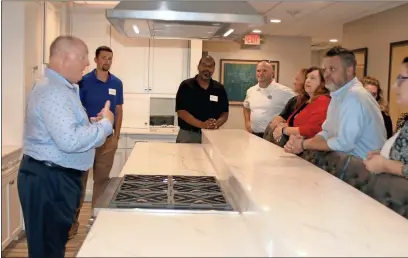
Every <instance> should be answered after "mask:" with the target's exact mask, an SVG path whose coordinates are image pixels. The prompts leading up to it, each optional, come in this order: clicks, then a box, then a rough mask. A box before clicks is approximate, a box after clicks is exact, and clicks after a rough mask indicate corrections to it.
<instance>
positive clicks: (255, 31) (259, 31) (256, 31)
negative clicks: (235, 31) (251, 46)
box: [252, 30, 262, 33]
mask: <svg viewBox="0 0 408 258" xmlns="http://www.w3.org/2000/svg"><path fill="white" fill-rule="evenodd" d="M252 32H253V33H261V32H262V31H261V30H253V31H252Z"/></svg>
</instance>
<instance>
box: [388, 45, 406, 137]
mask: <svg viewBox="0 0 408 258" xmlns="http://www.w3.org/2000/svg"><path fill="white" fill-rule="evenodd" d="M407 56H408V40H404V41H398V42H392V43H391V44H390V55H389V64H388V89H387V93H388V94H387V101H388V107H389V110H390V111H389V112H390V116H391V120H392V123H393V127H394V129H395V126H396V123H397V120H398V118H399V117H400V116H401V115H402V114H404V113H408V108H406V107H405V108H404V107H403V106H401V105H398V104H397V102H396V94H395V91H394V90H393V88H392V86H393V85H394V83H395V81H396V79H397V76H398V74H399V73H400V67H401V64H402V61H403V60H404V58H405V57H407Z"/></svg>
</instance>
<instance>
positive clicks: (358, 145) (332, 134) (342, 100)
mask: <svg viewBox="0 0 408 258" xmlns="http://www.w3.org/2000/svg"><path fill="white" fill-rule="evenodd" d="M323 65H324V69H325V74H324V76H325V80H326V88H328V89H329V90H330V92H331V94H330V95H331V97H332V99H331V101H330V105H329V108H328V110H327V118H326V121H325V122H324V123H323V125H322V131H321V132H320V133H319V134H317V135H316V136H315V137H313V138H311V139H307V140H305V139H303V138H302V137H300V136H292V137H291V138H290V140H289V141H288V143H287V144H286V145H285V146H284V149H285V151H286V152H290V153H300V152H302V151H303V150H307V149H309V150H319V151H340V152H346V153H348V154H351V155H354V156H357V157H360V158H361V159H365V158H366V155H367V153H368V152H369V151H371V150H377V149H381V147H382V146H383V145H384V143H385V141H386V139H387V138H386V129H385V126H384V120H383V117H382V115H381V110H380V107H379V106H378V103H377V102H376V101H375V99H374V98H373V97H372V96H371V95H370V93H368V92H367V91H366V90H365V89H364V87H363V85H362V84H361V82H360V81H359V80H358V79H357V77H356V59H355V56H354V54H353V52H351V51H349V50H347V49H344V48H341V47H334V48H332V49H331V50H329V51H328V52H327V54H326V57H325V58H324V64H323Z"/></svg>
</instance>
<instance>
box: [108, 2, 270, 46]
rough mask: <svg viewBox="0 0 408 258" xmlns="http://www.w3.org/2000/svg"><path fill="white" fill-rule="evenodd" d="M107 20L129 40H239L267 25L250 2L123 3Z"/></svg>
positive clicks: (111, 12)
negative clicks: (133, 38)
mask: <svg viewBox="0 0 408 258" xmlns="http://www.w3.org/2000/svg"><path fill="white" fill-rule="evenodd" d="M106 18H107V19H108V20H109V22H110V23H111V24H112V25H113V27H114V28H115V29H116V30H117V31H119V32H120V33H122V34H124V35H126V36H127V37H145V38H184V39H217V38H218V39H228V40H236V39H239V38H241V37H242V36H243V35H245V34H246V33H248V32H250V31H251V30H252V29H255V28H259V27H260V26H262V25H264V24H265V23H266V18H265V17H264V16H263V15H261V14H259V13H258V12H257V11H256V10H255V9H254V8H253V7H252V6H251V5H250V4H249V3H247V2H246V1H122V2H120V3H119V4H118V5H117V6H115V7H114V8H113V9H110V10H106Z"/></svg>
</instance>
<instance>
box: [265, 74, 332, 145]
mask: <svg viewBox="0 0 408 258" xmlns="http://www.w3.org/2000/svg"><path fill="white" fill-rule="evenodd" d="M323 74H324V72H323V70H322V69H320V68H318V67H310V68H309V69H308V70H307V71H306V80H305V85H304V87H305V91H306V93H307V94H308V95H309V97H310V98H309V101H307V102H306V103H305V104H303V105H302V106H300V107H299V108H298V109H297V110H295V111H294V112H293V113H292V114H291V115H290V117H289V118H288V120H287V122H286V123H282V124H280V125H279V126H277V127H276V129H275V131H274V132H273V136H274V138H275V140H276V141H277V142H279V143H280V145H282V144H284V143H285V142H286V141H287V139H289V136H290V135H292V134H293V135H301V136H303V137H305V138H306V139H307V138H312V137H313V136H315V135H316V134H317V133H319V132H320V131H321V130H322V124H323V122H324V121H325V120H326V114H327V108H328V107H329V104H330V96H329V95H328V93H329V91H328V90H327V89H326V87H325V81H324V76H323Z"/></svg>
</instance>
